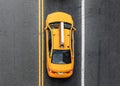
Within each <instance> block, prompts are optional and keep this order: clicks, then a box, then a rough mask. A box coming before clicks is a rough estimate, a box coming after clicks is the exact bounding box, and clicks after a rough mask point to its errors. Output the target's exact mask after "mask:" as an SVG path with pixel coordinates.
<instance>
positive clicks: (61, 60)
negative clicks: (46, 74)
mask: <svg viewBox="0 0 120 86" xmlns="http://www.w3.org/2000/svg"><path fill="white" fill-rule="evenodd" d="M52 63H55V64H69V63H71V54H70V50H53V54H52Z"/></svg>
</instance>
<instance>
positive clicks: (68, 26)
mask: <svg viewBox="0 0 120 86" xmlns="http://www.w3.org/2000/svg"><path fill="white" fill-rule="evenodd" d="M50 27H51V28H60V22H54V23H50ZM64 28H65V29H71V24H70V23H67V22H64Z"/></svg>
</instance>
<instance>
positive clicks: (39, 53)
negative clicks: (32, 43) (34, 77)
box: [38, 0, 41, 86]
mask: <svg viewBox="0 0 120 86" xmlns="http://www.w3.org/2000/svg"><path fill="white" fill-rule="evenodd" d="M40 16H41V14H40V0H38V86H40V85H41V79H40V75H41V67H40V63H41V59H40V56H41V46H40V45H41V42H40V38H41V37H40V26H41V20H40Z"/></svg>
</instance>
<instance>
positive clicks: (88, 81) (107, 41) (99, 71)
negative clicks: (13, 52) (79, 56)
mask: <svg viewBox="0 0 120 86" xmlns="http://www.w3.org/2000/svg"><path fill="white" fill-rule="evenodd" d="M85 1H86V2H85V7H86V24H85V25H86V32H85V33H86V40H85V41H86V43H85V44H86V57H85V61H86V63H85V65H86V66H85V67H86V68H85V69H86V73H85V86H120V1H119V0H85Z"/></svg>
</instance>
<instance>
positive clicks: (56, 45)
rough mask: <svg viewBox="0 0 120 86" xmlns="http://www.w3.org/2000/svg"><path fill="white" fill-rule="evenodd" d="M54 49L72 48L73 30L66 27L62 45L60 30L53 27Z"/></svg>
mask: <svg viewBox="0 0 120 86" xmlns="http://www.w3.org/2000/svg"><path fill="white" fill-rule="evenodd" d="M51 31H52V43H53V49H70V48H71V30H68V29H64V47H60V34H59V33H60V32H59V31H60V30H59V29H52V30H51Z"/></svg>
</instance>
